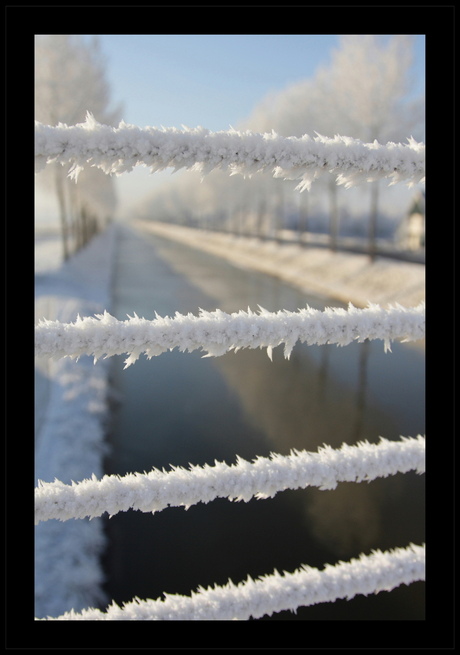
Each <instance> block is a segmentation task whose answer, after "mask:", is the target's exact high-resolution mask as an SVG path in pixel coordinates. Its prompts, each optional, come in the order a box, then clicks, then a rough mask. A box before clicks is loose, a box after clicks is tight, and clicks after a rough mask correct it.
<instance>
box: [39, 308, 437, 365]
mask: <svg viewBox="0 0 460 655" xmlns="http://www.w3.org/2000/svg"><path fill="white" fill-rule="evenodd" d="M259 309H260V311H259V313H255V312H252V311H251V310H250V309H248V311H247V312H245V311H242V310H241V311H239V312H235V313H233V314H227V313H225V312H223V311H222V310H220V309H216V310H215V311H214V312H207V311H204V310H200V313H199V315H198V316H196V315H193V314H190V313H189V314H187V315H184V314H180V313H179V312H176V314H175V316H174V318H171V317H169V316H166V317H161V316H159V315H158V314H156V318H155V319H153V320H148V319H145V318H139V317H138V316H137V315H136V314H134V316H132V317H128V320H127V321H119V320H118V319H116V318H114V317H113V316H111V315H110V314H109V313H108V312H107V311H106V312H104V314H96V315H95V316H94V317H85V318H81V317H80V316H79V317H78V318H77V320H76V321H75V322H74V323H61V322H60V321H50V320H47V319H43V320H41V321H39V323H38V324H37V325H36V326H35V354H36V355H37V356H40V357H66V356H68V357H79V356H80V355H93V356H94V357H95V359H97V358H99V357H102V356H105V357H110V356H112V355H121V354H126V353H127V354H129V357H128V358H127V360H126V362H125V363H126V366H129V365H131V364H132V363H133V362H135V361H136V360H137V359H138V357H139V356H140V354H141V353H145V355H146V356H147V357H148V358H149V359H150V358H151V357H153V356H155V355H160V354H161V353H163V352H165V351H167V350H173V349H174V348H179V349H180V350H181V351H183V352H184V351H189V352H190V351H193V350H197V349H203V350H205V351H207V355H206V356H219V355H223V354H224V353H226V352H227V351H230V350H234V351H235V352H236V351H237V350H239V349H241V348H267V352H268V355H269V357H270V358H271V357H272V349H273V348H274V347H276V346H279V345H280V344H283V343H284V355H285V357H287V358H289V356H290V353H291V351H292V349H293V347H294V345H295V344H296V343H297V341H300V342H304V343H307V344H309V345H312V344H327V343H335V344H337V345H341V346H344V345H347V344H349V343H351V342H352V341H354V340H357V341H364V340H365V339H370V340H374V339H382V340H383V341H384V343H385V350H387V349H390V344H391V341H392V340H394V339H402V340H406V341H411V340H418V339H423V338H424V336H425V303H421V304H420V305H418V306H417V307H412V308H406V307H401V306H400V305H398V304H396V305H395V306H390V307H389V308H388V309H384V308H381V307H380V306H379V305H374V304H369V306H368V307H367V308H364V309H358V308H356V307H354V306H353V305H352V304H351V303H350V304H349V306H348V310H346V309H342V308H337V307H334V308H326V309H325V310H324V311H321V310H317V309H313V308H311V307H309V306H307V307H306V308H305V309H300V310H298V311H297V312H290V311H287V310H280V311H278V312H268V311H267V310H265V309H263V308H262V307H259Z"/></svg>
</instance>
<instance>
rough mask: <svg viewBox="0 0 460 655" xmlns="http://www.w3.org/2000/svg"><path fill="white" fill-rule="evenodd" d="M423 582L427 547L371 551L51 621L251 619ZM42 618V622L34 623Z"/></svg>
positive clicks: (74, 613) (66, 614)
mask: <svg viewBox="0 0 460 655" xmlns="http://www.w3.org/2000/svg"><path fill="white" fill-rule="evenodd" d="M424 580H425V545H421V546H418V545H415V544H409V546H408V547H407V548H394V549H392V550H388V551H383V552H382V551H381V550H373V551H372V553H371V554H370V555H365V554H361V555H360V556H359V557H358V558H353V559H351V560H350V561H348V562H338V563H337V564H335V565H330V564H326V566H325V567H324V568H323V569H322V570H320V569H317V568H313V567H310V566H306V565H303V566H301V567H300V568H299V569H297V570H296V571H294V572H293V573H287V572H284V573H279V572H278V571H276V570H275V572H274V573H273V574H272V575H266V576H263V577H261V578H258V579H257V580H253V579H252V578H251V577H250V576H248V578H247V579H246V580H245V581H244V582H240V583H239V584H234V583H233V582H232V581H231V580H229V582H228V583H227V584H226V585H224V586H218V585H215V586H214V587H208V588H207V589H205V588H203V587H199V588H198V590H197V591H196V592H192V593H191V594H190V596H183V595H179V594H164V599H161V598H159V599H156V600H150V599H149V600H139V599H138V598H135V599H134V600H133V601H131V602H130V603H126V604H125V605H123V607H120V606H118V605H117V604H116V603H115V602H113V603H112V604H111V605H110V606H109V607H108V608H107V610H106V611H105V612H103V611H101V610H99V609H95V608H89V609H86V610H83V611H82V612H74V611H70V612H66V613H65V614H63V615H61V616H58V617H47V618H46V619H41V620H51V621H232V620H233V621H235V620H237V621H247V620H249V619H251V618H253V619H258V618H260V617H262V616H270V615H272V614H274V613H276V612H282V611H286V610H290V611H291V612H295V611H296V610H297V608H299V607H307V606H310V605H316V604H318V603H328V602H333V601H335V600H338V599H346V600H350V599H351V598H354V597H355V596H357V595H365V596H367V595H369V594H375V593H379V592H381V591H391V590H392V589H395V588H396V587H398V586H400V585H402V584H405V585H410V584H412V583H414V582H419V581H424ZM36 620H40V619H36Z"/></svg>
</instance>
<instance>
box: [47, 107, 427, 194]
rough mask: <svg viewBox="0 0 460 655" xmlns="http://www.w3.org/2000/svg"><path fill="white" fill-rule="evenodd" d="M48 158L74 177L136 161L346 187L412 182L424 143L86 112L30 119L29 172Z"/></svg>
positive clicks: (420, 173) (118, 170)
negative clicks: (153, 122)
mask: <svg viewBox="0 0 460 655" xmlns="http://www.w3.org/2000/svg"><path fill="white" fill-rule="evenodd" d="M51 162H58V163H61V164H67V165H69V166H70V172H69V175H70V176H71V177H73V178H74V179H77V177H78V173H79V172H80V171H81V170H82V169H83V168H84V167H85V166H93V167H97V168H100V169H101V170H103V171H104V172H105V173H107V174H110V175H112V174H117V175H120V174H122V173H124V172H127V171H131V170H133V169H134V168H135V167H136V166H139V165H144V166H147V167H149V168H150V170H151V172H152V173H154V172H156V171H161V170H164V169H166V168H173V169H174V170H176V171H177V170H180V169H182V168H186V169H188V170H197V171H199V172H200V173H201V174H202V175H206V174H208V173H210V172H211V171H213V170H215V169H222V170H226V171H228V173H229V174H230V175H235V174H240V175H245V176H251V175H253V174H254V173H257V172H260V171H268V172H272V174H273V175H274V176H275V177H282V178H284V179H293V180H296V179H298V180H301V182H300V183H299V185H298V187H297V188H298V189H300V190H301V191H303V190H304V189H309V188H310V186H311V183H312V182H313V181H314V180H315V179H317V178H318V177H319V176H321V175H323V174H324V173H325V172H327V171H329V172H331V173H333V174H335V175H336V177H337V182H338V183H339V184H344V185H345V186H347V187H349V186H354V185H356V184H361V183H364V182H367V181H369V180H377V179H382V178H388V179H389V180H390V182H392V183H396V182H401V181H406V182H407V183H408V184H409V185H413V184H417V183H419V182H422V181H423V180H424V178H425V145H424V144H423V143H417V142H416V141H415V140H414V139H412V138H410V139H408V142H407V144H401V143H398V144H396V143H387V144H386V145H381V144H379V143H377V142H373V143H363V142H362V141H359V140H358V139H352V138H351V137H344V136H338V135H336V136H335V137H334V138H332V139H331V138H328V137H324V136H321V135H319V134H317V136H316V137H314V138H312V137H310V136H308V135H304V136H303V137H301V138H296V137H282V136H280V135H278V134H276V133H275V132H271V133H265V134H258V133H254V132H250V131H245V132H238V131H236V130H233V129H232V130H228V131H222V132H211V131H210V130H206V129H204V128H202V127H198V128H195V129H188V128H184V129H183V130H178V129H176V128H164V127H163V128H161V129H159V128H156V127H145V128H143V129H141V128H139V127H136V126H134V125H128V124H126V123H124V122H123V121H122V122H121V123H120V124H119V126H118V127H111V126H108V125H101V124H99V123H97V121H96V120H95V119H94V117H93V116H92V115H91V114H90V113H87V115H86V121H85V122H84V123H80V124H77V125H74V126H67V125H65V124H62V123H60V124H59V125H57V126H55V127H52V126H50V125H43V124H42V123H39V122H37V121H36V122H35V170H36V171H37V172H38V171H40V170H42V169H43V168H44V167H45V166H46V164H48V163H51Z"/></svg>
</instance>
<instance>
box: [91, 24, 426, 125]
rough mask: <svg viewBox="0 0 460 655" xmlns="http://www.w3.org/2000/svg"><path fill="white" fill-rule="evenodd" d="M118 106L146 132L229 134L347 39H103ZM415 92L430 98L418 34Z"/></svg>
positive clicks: (194, 36)
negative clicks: (199, 128)
mask: <svg viewBox="0 0 460 655" xmlns="http://www.w3.org/2000/svg"><path fill="white" fill-rule="evenodd" d="M98 38H99V40H100V45H101V50H102V52H103V54H104V56H105V57H106V63H107V78H108V81H109V83H110V86H111V90H112V97H113V100H114V101H115V102H116V103H118V102H121V103H122V104H123V107H124V109H123V119H124V120H125V121H126V122H128V123H132V124H135V125H138V126H140V127H144V126H146V125H153V126H155V127H159V126H160V125H163V126H165V127H172V126H173V127H180V126H181V125H182V124H183V125H187V127H197V126H198V125H201V126H202V127H206V128H208V129H210V130H213V131H214V130H227V129H229V127H230V126H231V125H232V126H234V127H236V125H237V124H238V123H239V122H240V121H242V120H244V119H245V118H247V116H249V114H250V113H251V111H252V110H253V108H254V107H255V105H256V104H258V102H259V101H260V100H261V99H262V98H264V97H265V96H266V95H267V94H269V93H270V92H272V91H281V90H283V89H284V88H285V87H287V86H288V85H290V84H292V83H295V82H299V81H301V80H304V79H306V78H310V77H312V76H313V75H314V74H315V72H316V70H317V69H318V67H319V66H320V65H327V64H328V63H329V62H330V56H331V50H332V49H334V48H338V47H339V44H340V35H337V34H331V35H321V34H319V35H318V34H310V35H309V34H299V35H295V34H288V35H283V34H279V35H278V34H271V35H264V34H252V35H251V34H249V35H248V34H240V35H238V34H236V35H231V34H230V35H229V34H223V35H219V34H202V35H200V34H179V35H174V34H172V35H164V34H160V35H155V34H146V35H142V34H141V35H138V34H134V35H133V34H115V35H108V34H103V35H98ZM414 64H415V65H414V82H415V84H414V90H415V91H416V92H417V91H418V92H422V93H423V92H424V79H425V71H424V67H425V38H424V36H423V35H414Z"/></svg>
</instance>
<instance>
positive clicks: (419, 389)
mask: <svg viewBox="0 0 460 655" xmlns="http://www.w3.org/2000/svg"><path fill="white" fill-rule="evenodd" d="M116 258H117V261H116V266H115V275H114V285H113V302H112V308H111V313H112V314H113V315H114V316H115V317H116V318H118V319H120V320H124V319H126V317H127V315H133V312H135V313H136V314H137V315H138V316H143V317H145V318H149V319H152V318H154V317H155V312H157V313H158V314H160V315H161V316H165V315H170V316H171V315H174V313H175V312H176V311H178V312H180V313H187V312H192V313H194V314H196V313H197V312H198V309H199V308H202V309H205V310H215V309H216V308H220V309H222V310H223V311H226V312H234V311H238V310H240V309H245V310H246V309H247V308H248V307H250V308H251V309H253V310H256V309H257V307H258V305H260V306H262V307H264V308H265V309H267V310H269V311H277V310H278V309H288V310H292V311H294V310H296V309H298V308H300V307H304V306H305V305H306V304H308V305H310V306H312V307H315V308H318V309H322V308H324V307H325V306H327V305H329V306H331V305H332V306H341V305H340V303H338V302H335V301H330V300H327V299H325V298H319V297H307V296H305V294H304V293H302V292H300V291H298V290H296V289H294V288H292V287H290V286H289V285H287V284H285V283H283V282H282V281H279V280H277V279H276V278H274V277H270V276H267V275H264V274H259V273H257V272H254V271H247V270H244V269H242V268H237V267H235V266H233V265H231V264H230V263H228V262H225V261H223V260H221V259H219V258H217V257H215V256H212V255H210V254H207V253H204V252H200V251H197V250H194V249H192V248H189V247H187V246H185V245H181V244H178V243H174V242H172V241H168V240H166V239H162V238H159V237H156V236H152V235H147V234H141V233H138V232H135V231H133V230H131V229H129V228H124V227H123V228H120V233H119V237H118V242H117V250H116ZM202 354H203V353H200V352H198V351H195V352H193V353H181V352H177V351H173V352H168V353H164V354H162V355H161V356H159V357H155V358H152V359H151V360H147V359H146V358H145V357H141V358H140V359H139V360H138V361H137V362H136V363H135V364H134V365H133V366H131V367H129V368H128V369H126V370H125V369H124V368H123V367H124V359H125V358H124V357H122V356H120V357H118V356H117V357H113V358H112V360H113V362H112V366H113V368H112V383H113V386H114V388H115V391H116V394H117V397H118V401H117V402H116V404H115V406H114V407H113V411H112V420H111V425H110V434H109V442H110V446H111V454H110V456H109V457H108V459H107V462H106V473H108V474H119V475H124V474H126V473H128V472H133V471H140V472H143V471H149V470H151V469H152V468H158V469H162V468H165V469H168V468H169V466H170V465H173V466H183V467H187V466H188V465H189V464H193V465H202V464H205V463H207V464H211V465H212V464H213V463H214V462H215V460H217V461H224V462H226V463H228V464H231V463H234V462H235V461H236V456H237V455H239V456H240V457H242V458H244V459H247V460H251V459H253V458H255V457H256V456H268V455H269V454H270V453H272V452H277V453H281V454H289V452H290V451H291V450H292V449H298V450H302V449H305V450H309V451H316V450H317V449H318V447H320V446H322V445H324V444H329V445H330V446H332V447H335V448H338V447H340V446H341V445H342V444H343V443H348V444H354V443H356V442H358V441H362V440H368V441H370V442H377V441H378V440H379V437H380V436H383V437H386V438H389V439H398V438H399V437H400V436H401V435H403V436H416V435H417V434H424V433H425V404H424V400H425V356H424V350H423V348H422V347H418V346H414V345H408V344H399V343H394V344H393V346H392V352H391V353H384V349H383V344H382V342H380V341H375V342H366V343H364V344H356V343H354V344H351V345H349V346H346V347H344V348H340V347H337V346H335V345H326V346H305V345H302V344H297V345H296V346H295V348H294V350H293V352H292V354H291V358H290V360H285V359H284V357H283V351H282V347H280V348H278V349H275V350H274V353H273V362H271V361H270V360H269V358H268V357H267V354H266V352H265V351H262V350H242V351H239V352H237V353H228V354H226V355H224V356H222V357H217V358H203V357H202ZM106 529H107V534H108V537H109V548H108V552H107V556H106V561H105V569H106V575H107V585H106V591H107V594H108V596H109V597H110V598H111V599H113V600H114V601H115V602H116V603H118V604H123V603H125V602H129V601H131V600H132V599H133V598H134V597H138V598H141V599H146V598H160V597H161V596H162V593H163V592H166V593H169V594H184V595H189V594H190V592H191V591H193V590H196V589H197V588H198V587H199V586H202V587H207V586H210V585H214V584H219V585H224V584H226V583H227V582H228V580H229V579H231V580H232V581H233V582H234V583H238V582H241V581H243V580H245V579H246V578H247V576H248V575H250V576H251V577H252V578H257V577H259V576H262V575H266V574H270V573H272V572H273V571H274V569H276V570H278V571H294V570H295V569H296V568H298V567H299V566H300V565H301V564H307V565H310V566H313V567H318V568H322V567H323V565H324V564H326V563H330V564H334V563H336V562H337V561H339V560H343V561H344V560H348V559H350V558H353V557H357V556H359V555H360V554H361V553H365V554H369V553H370V552H371V550H372V549H376V548H379V549H382V550H386V549H389V548H394V547H405V546H407V545H408V544H409V543H411V542H412V543H415V544H421V543H423V542H424V541H425V480H424V476H423V475H422V476H420V475H416V474H415V473H408V474H405V475H396V476H393V477H389V478H385V479H378V480H375V481H373V482H371V483H361V484H353V483H341V484H339V485H338V487H337V488H336V489H335V490H334V491H320V490H318V489H315V488H308V489H304V490H292V491H285V492H282V493H279V494H277V495H276V496H275V497H274V498H272V499H269V500H255V499H254V500H251V501H250V502H247V503H246V502H230V501H228V500H226V499H219V500H216V501H213V502H212V503H209V504H198V505H195V506H192V507H190V508H189V509H188V510H185V509H184V508H168V509H166V510H163V511H162V512H159V513H157V514H155V515H151V514H143V513H141V512H137V511H130V512H123V513H120V514H117V515H116V516H114V517H112V518H110V519H107V521H106ZM424 618H425V598H424V583H415V584H412V585H410V586H409V587H405V586H401V587H399V588H398V589H396V590H394V591H392V592H391V593H380V594H378V595H373V596H369V597H356V598H354V599H352V600H349V601H346V600H341V601H337V602H336V603H326V604H320V605H316V606H311V607H306V608H299V610H298V611H297V613H296V614H294V613H291V612H281V613H279V614H275V615H273V616H271V617H265V618H264V619H261V620H363V619H364V620H366V619H367V620H375V619H378V620H422V619H424Z"/></svg>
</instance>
